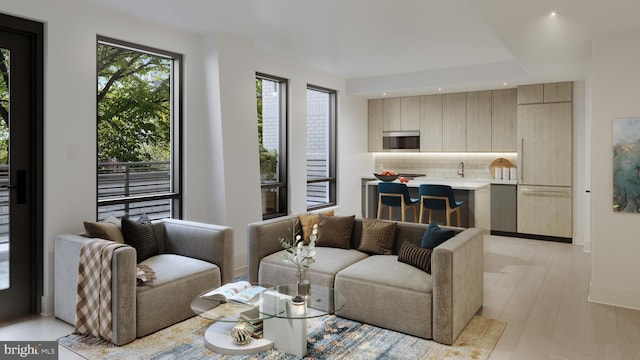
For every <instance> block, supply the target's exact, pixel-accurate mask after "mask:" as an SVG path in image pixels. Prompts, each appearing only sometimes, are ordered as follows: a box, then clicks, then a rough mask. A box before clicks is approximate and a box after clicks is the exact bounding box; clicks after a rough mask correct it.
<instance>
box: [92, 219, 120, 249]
mask: <svg viewBox="0 0 640 360" xmlns="http://www.w3.org/2000/svg"><path fill="white" fill-rule="evenodd" d="M84 230H85V231H86V232H87V236H89V237H92V238H100V239H105V240H111V241H115V242H117V243H121V244H124V237H123V236H122V231H121V230H120V227H119V226H118V224H116V223H113V222H110V221H106V220H105V221H98V222H96V221H85V222H84Z"/></svg>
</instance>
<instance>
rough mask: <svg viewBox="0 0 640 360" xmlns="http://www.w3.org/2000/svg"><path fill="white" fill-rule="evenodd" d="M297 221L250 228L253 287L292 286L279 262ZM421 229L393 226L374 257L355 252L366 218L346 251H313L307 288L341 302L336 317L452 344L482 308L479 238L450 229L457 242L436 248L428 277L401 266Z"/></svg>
mask: <svg viewBox="0 0 640 360" xmlns="http://www.w3.org/2000/svg"><path fill="white" fill-rule="evenodd" d="M298 219H299V217H298V215H291V216H287V217H282V218H277V219H271V220H265V221H260V222H256V223H252V224H249V225H248V273H249V280H250V281H251V282H260V283H266V284H293V283H295V281H296V271H295V268H294V265H292V264H289V263H285V262H283V261H282V255H283V253H282V251H283V250H282V247H281V245H280V243H279V239H280V238H282V237H289V238H290V237H291V234H292V228H293V227H295V226H296V225H295V224H296V220H298ZM368 221H369V220H368ZM377 221H382V220H377ZM369 223H370V222H368V224H369ZM367 226H368V225H367ZM426 229H427V225H426V224H415V223H407V222H398V223H397V224H396V226H395V234H394V235H393V244H392V247H391V254H389V255H377V254H371V253H370V252H367V251H361V250H358V248H361V242H362V241H363V239H362V235H363V219H360V218H355V219H354V221H353V227H352V231H351V238H350V239H348V240H349V242H350V243H349V246H348V249H347V248H344V247H343V248H340V247H329V246H318V247H316V251H317V252H316V257H315V259H316V262H315V263H314V264H312V266H311V272H310V278H311V283H312V284H320V285H324V286H327V287H332V288H335V289H337V290H338V291H340V292H341V293H342V294H343V295H344V297H345V299H346V304H345V306H344V307H343V308H342V309H340V310H339V311H338V312H336V315H337V316H340V317H344V318H348V319H352V320H356V321H360V322H364V323H368V324H371V325H375V326H379V327H383V328H387V329H391V330H395V331H399V332H403V333H406V334H409V335H414V336H418V337H421V338H425V339H433V340H435V341H437V342H440V343H443V344H452V343H453V342H454V341H455V339H456V338H457V337H458V335H459V334H460V333H461V332H462V330H463V329H464V328H465V326H466V325H467V324H468V323H469V321H470V320H471V318H472V317H473V316H474V315H475V314H476V313H477V311H478V310H479V309H480V307H481V306H482V301H483V291H484V280H483V278H484V245H483V232H482V230H481V229H476V228H470V229H460V228H451V229H452V230H453V231H454V232H455V236H453V237H452V238H450V239H449V240H447V241H445V242H444V243H442V244H441V245H438V246H436V247H435V248H434V249H433V251H432V253H431V271H430V273H428V272H426V271H424V270H423V269H419V268H417V267H415V266H412V265H410V264H408V263H405V262H401V261H398V252H399V251H400V249H401V246H402V244H403V242H404V241H405V240H408V241H409V242H410V243H412V244H414V245H418V246H419V245H420V244H421V240H422V237H423V235H424V233H425V230H426ZM293 231H294V232H295V231H296V230H295V228H294V230H293ZM320 231H322V229H320ZM403 254H404V250H403Z"/></svg>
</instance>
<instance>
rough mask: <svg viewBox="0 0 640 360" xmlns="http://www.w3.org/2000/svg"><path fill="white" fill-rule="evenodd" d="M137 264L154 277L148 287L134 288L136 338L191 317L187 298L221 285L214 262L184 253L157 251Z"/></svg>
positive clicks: (191, 298)
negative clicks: (143, 266)
mask: <svg viewBox="0 0 640 360" xmlns="http://www.w3.org/2000/svg"><path fill="white" fill-rule="evenodd" d="M141 265H146V266H149V267H150V268H151V269H153V271H155V273H156V279H155V280H154V281H153V282H152V284H151V285H150V286H144V285H143V286H138V287H137V289H136V300H135V301H136V320H137V321H136V324H137V329H136V335H137V336H138V337H141V336H145V335H147V334H149V333H151V332H153V331H156V330H158V329H161V328H163V327H166V326H169V325H172V324H175V323H177V322H180V321H182V320H184V319H187V318H189V317H192V316H193V315H194V314H193V311H192V310H191V306H190V304H191V301H192V300H193V299H194V298H195V297H196V296H197V295H198V294H200V293H202V292H204V291H206V290H209V289H213V288H216V287H219V286H220V285H222V284H221V283H220V276H221V275H220V268H219V267H218V266H217V265H215V264H212V263H209V262H206V261H202V260H198V259H194V258H190V257H186V256H181V255H175V254H161V255H156V256H152V257H150V258H148V259H146V260H144V261H143V262H142V263H141ZM158 299H163V301H158Z"/></svg>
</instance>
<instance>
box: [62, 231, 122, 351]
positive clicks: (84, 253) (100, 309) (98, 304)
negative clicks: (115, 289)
mask: <svg viewBox="0 0 640 360" xmlns="http://www.w3.org/2000/svg"><path fill="white" fill-rule="evenodd" d="M121 246H127V245H125V244H120V243H116V242H113V241H107V240H101V239H91V240H89V241H87V242H86V243H84V244H83V245H82V248H81V249H80V259H79V266H78V297H77V300H76V324H75V330H74V333H76V334H83V335H92V336H95V337H99V338H101V339H104V340H107V341H109V342H110V341H111V340H112V336H113V331H112V329H113V327H112V317H111V315H112V314H111V259H112V258H113V252H114V251H115V250H116V249H117V248H119V247H121Z"/></svg>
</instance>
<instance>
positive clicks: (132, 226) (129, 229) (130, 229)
mask: <svg viewBox="0 0 640 360" xmlns="http://www.w3.org/2000/svg"><path fill="white" fill-rule="evenodd" d="M122 233H123V235H124V241H125V242H126V243H127V244H129V245H131V246H133V247H134V248H135V249H136V253H137V259H138V263H140V262H142V261H144V260H145V259H148V258H150V257H152V256H154V255H158V254H159V253H160V250H159V247H158V240H157V239H156V234H155V231H154V230H153V225H152V224H151V221H149V218H148V217H147V216H146V215H143V216H141V217H140V219H139V220H138V221H134V220H129V219H122Z"/></svg>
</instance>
